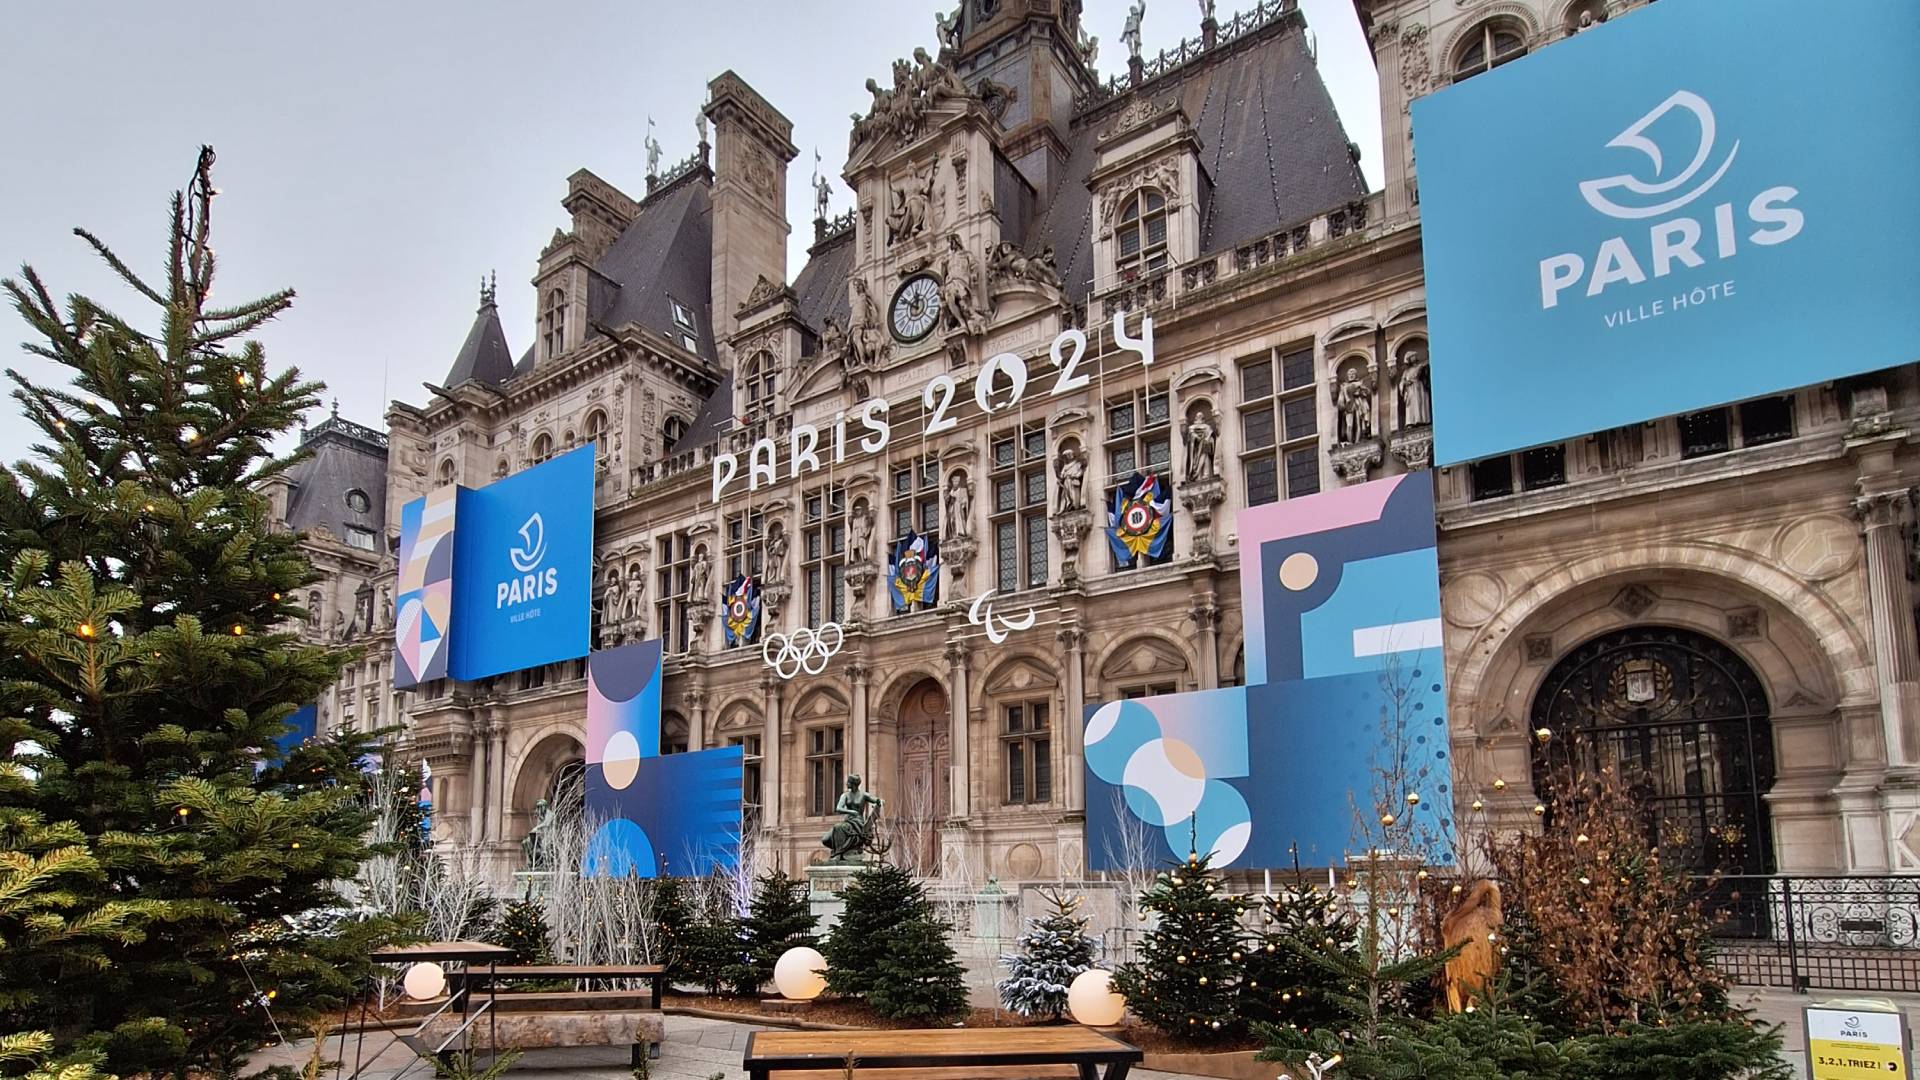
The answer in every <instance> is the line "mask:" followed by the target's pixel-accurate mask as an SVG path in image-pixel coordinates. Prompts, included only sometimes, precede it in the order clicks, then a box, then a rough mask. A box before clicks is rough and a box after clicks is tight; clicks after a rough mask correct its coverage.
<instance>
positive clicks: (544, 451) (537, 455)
mask: <svg viewBox="0 0 1920 1080" xmlns="http://www.w3.org/2000/svg"><path fill="white" fill-rule="evenodd" d="M552 456H553V436H551V435H549V434H547V433H546V432H544V431H543V432H541V433H540V434H538V435H535V436H534V437H533V463H534V464H535V465H538V464H540V463H541V462H543V461H545V460H547V459H548V458H550V457H552Z"/></svg>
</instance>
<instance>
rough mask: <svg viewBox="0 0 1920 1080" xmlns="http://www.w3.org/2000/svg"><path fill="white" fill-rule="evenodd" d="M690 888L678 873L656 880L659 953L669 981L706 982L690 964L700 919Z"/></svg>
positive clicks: (659, 959) (655, 894) (655, 919)
mask: <svg viewBox="0 0 1920 1080" xmlns="http://www.w3.org/2000/svg"><path fill="white" fill-rule="evenodd" d="M688 891H689V890H688V888H687V883H686V882H685V881H682V880H681V879H679V878H677V877H671V876H669V877H660V878H655V879H654V882H653V897H652V901H653V926H654V931H655V932H656V933H657V934H659V951H658V952H657V953H656V954H655V955H656V957H657V958H658V961H659V963H660V965H661V966H662V967H664V968H666V969H667V983H668V985H672V984H673V983H675V982H695V983H702V985H704V982H703V981H702V980H701V979H700V978H698V977H697V975H696V973H695V972H694V971H693V970H692V968H691V966H690V964H689V961H690V959H691V950H692V949H693V947H694V937H695V935H696V934H697V932H698V930H699V922H700V920H699V913H698V912H696V911H695V910H694V905H693V900H692V898H691V897H690V896H688Z"/></svg>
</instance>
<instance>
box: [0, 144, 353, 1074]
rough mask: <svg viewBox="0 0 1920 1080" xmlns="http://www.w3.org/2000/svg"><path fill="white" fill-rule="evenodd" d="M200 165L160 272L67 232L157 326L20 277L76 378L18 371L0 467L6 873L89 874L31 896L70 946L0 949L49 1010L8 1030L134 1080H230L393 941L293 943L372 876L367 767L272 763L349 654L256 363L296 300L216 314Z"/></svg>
mask: <svg viewBox="0 0 1920 1080" xmlns="http://www.w3.org/2000/svg"><path fill="white" fill-rule="evenodd" d="M212 167H213V152H212V151H211V150H210V149H205V148H203V149H202V151H201V153H200V157H199V161H198V163H197V164H196V167H195V169H194V172H193V174H192V177H191V180H190V183H189V186H188V189H187V190H186V191H184V192H182V193H179V194H176V195H175V196H174V199H173V203H172V208H171V213H170V215H169V229H168V244H167V246H168V251H167V259H166V262H165V263H164V265H163V274H162V276H161V277H159V278H157V279H145V278H142V277H140V276H138V275H136V273H135V272H134V271H133V269H132V268H131V267H129V266H128V265H127V263H125V262H124V261H123V260H121V259H120V258H119V257H118V256H117V255H115V254H114V253H113V252H112V251H111V250H110V249H109V248H108V247H107V246H106V245H105V244H103V243H101V242H100V241H98V240H96V239H95V238H94V237H92V236H91V235H89V234H87V233H85V232H81V233H80V234H79V235H80V236H81V237H82V238H83V239H84V240H85V241H86V242H87V243H89V244H90V245H92V246H93V248H94V249H95V250H96V251H97V252H98V253H99V254H100V256H101V257H102V258H103V259H104V260H105V261H106V263H107V265H108V266H109V267H110V268H112V269H113V270H114V271H115V272H116V273H117V274H118V275H119V276H120V278H121V279H122V280H123V281H125V282H126V283H127V284H128V285H129V286H130V287H131V288H132V289H133V291H134V292H135V293H137V294H138V296H139V297H141V298H144V300H145V301H147V302H149V303H151V304H152V305H153V306H154V307H155V308H157V309H158V310H157V312H156V313H155V314H154V316H153V317H152V319H151V320H129V319H123V318H121V317H120V316H118V315H116V314H114V313H113V312H112V311H110V310H109V309H108V308H106V307H105V306H103V305H102V304H100V303H98V302H96V301H94V300H91V299H89V298H86V297H82V296H72V297H69V298H68V299H67V300H66V301H65V302H64V303H62V302H60V301H57V300H56V299H55V295H56V294H55V293H54V292H53V291H52V290H51V289H50V288H49V287H48V286H47V285H46V284H45V283H44V282H43V281H42V280H41V278H40V277H39V276H38V275H37V274H35V273H34V272H33V271H32V270H31V269H26V270H24V271H23V272H22V274H21V276H20V278H19V279H16V280H8V281H6V282H5V283H4V288H5V290H6V293H7V295H8V296H9V297H10V299H11V301H12V304H13V307H14V309H15V310H16V311H17V312H18V313H19V315H20V317H21V318H22V319H23V320H24V321H25V322H26V323H27V325H28V326H29V327H30V328H31V329H32V331H33V332H34V334H35V336H36V340H33V341H31V342H29V343H28V344H27V346H26V348H27V350H28V351H29V352H31V353H34V354H36V355H38V356H39V357H41V358H42V359H43V360H45V361H47V362H48V363H50V364H52V365H54V366H57V367H59V368H63V369H64V370H65V376H66V378H67V383H66V385H64V386H54V385H47V384H42V383H39V382H36V381H34V380H32V379H29V378H28V377H26V376H24V375H22V374H19V373H17V372H9V373H8V374H9V376H10V378H11V379H12V382H13V385H14V390H13V397H14V399H15V400H16V401H17V402H18V403H19V405H20V407H21V410H22V412H23V413H24V415H25V421H26V422H27V423H29V424H31V425H33V427H34V428H36V429H38V435H39V442H38V443H37V444H36V445H35V446H34V447H33V451H32V453H33V458H32V459H30V460H27V461H23V462H20V463H19V464H17V465H15V466H13V467H11V468H6V467H3V466H0V573H4V575H5V577H4V580H0V749H4V751H5V754H6V759H5V768H6V771H7V772H8V774H9V775H10V776H12V777H13V778H14V779H15V781H19V780H22V779H25V780H26V782H24V783H21V782H13V783H8V784H6V785H4V786H0V860H3V861H5V862H6V863H7V864H9V865H13V866H19V865H20V860H21V859H23V858H25V859H28V860H37V859H43V858H45V857H47V856H49V855H51V854H52V853H53V852H52V850H51V849H46V848H45V844H46V841H47V838H48V836H50V835H53V834H54V833H58V834H60V835H62V836H64V839H61V840H60V841H59V848H60V850H61V851H63V852H66V853H69V854H70V855H71V856H72V858H73V859H74V860H78V861H74V862H70V863H69V864H68V865H67V866H66V868H65V869H64V870H62V871H61V872H60V873H59V874H58V875H57V877H56V876H52V875H51V873H49V876H46V877H44V878H42V879H41V880H40V881H39V882H37V883H35V884H33V885H32V886H31V887H32V888H34V889H36V890H40V891H41V892H42V898H43V900H47V901H48V902H49V903H52V904H53V905H54V906H53V907H51V908H49V910H50V911H53V912H54V913H56V914H59V915H60V916H61V917H62V918H65V919H67V920H68V925H67V926H66V928H65V930H66V933H64V934H63V935H43V934H41V933H38V932H28V933H25V934H15V933H7V934H6V946H7V947H6V948H5V949H4V950H0V985H5V986H8V987H19V986H33V987H35V994H34V995H33V996H31V997H28V998H26V999H20V998H15V999H13V1000H12V1001H11V1002H10V1007H9V1008H8V1009H7V1012H6V1015H5V1017H4V1020H5V1022H6V1023H7V1024H8V1026H9V1027H11V1028H13V1029H15V1030H20V1029H29V1030H34V1029H37V1030H42V1031H46V1032H49V1033H51V1034H52V1036H53V1037H54V1040H55V1046H56V1052H57V1053H61V1054H65V1053H69V1052H72V1051H75V1050H78V1051H83V1052H84V1051H87V1050H89V1049H94V1050H99V1051H102V1052H104V1054H105V1058H104V1064H105V1066H106V1067H107V1068H108V1069H110V1070H111V1071H113V1072H115V1073H119V1074H122V1075H125V1074H130V1073H137V1072H146V1073H153V1074H173V1075H186V1074H187V1073H188V1072H189V1071H196V1072H209V1073H216V1074H220V1075H226V1074H229V1073H231V1072H232V1071H233V1070H235V1069H237V1068H238V1067H239V1065H240V1062H241V1059H242V1057H243V1055H244V1054H245V1053H246V1052H248V1051H249V1050H251V1049H252V1048H254V1047H255V1046H257V1045H259V1044H260V1043H261V1042H263V1041H264V1040H265V1039H266V1038H268V1037H269V1036H270V1034H271V1032H272V1030H273V1028H272V1022H273V1016H272V1015H271V1014H273V1013H279V1014H281V1015H283V1016H284V1015H295V1016H297V1015H300V1014H302V1013H306V1012H310V1011H314V1010H320V1009H331V1008H333V1007H335V1006H336V1005H337V1004H338V1002H339V1000H340V999H341V996H342V995H343V994H345V993H346V992H348V991H349V990H350V989H351V987H352V985H353V983H354V980H355V979H356V978H357V977H358V976H360V975H362V974H364V973H365V972H366V970H367V968H366V964H365V957H366V951H367V949H368V947H369V946H370V945H371V944H374V943H376V942H377V941H378V940H379V939H380V938H381V937H383V936H384V934H385V933H386V932H387V931H388V930H390V929H391V928H387V927H383V926H382V925H379V924H375V923H369V922H364V921H362V922H355V921H352V920H348V921H346V922H344V923H342V922H337V921H336V922H334V923H333V924H332V925H331V926H330V927H329V929H328V930H327V932H325V933H314V932H310V931H308V930H306V929H303V926H304V925H306V924H307V923H310V922H311V921H312V918H311V916H312V915H313V914H314V913H316V912H321V911H325V910H327V909H330V908H334V907H336V906H337V905H339V903H340V894H339V892H338V891H337V890H336V888H335V883H336V882H340V881H344V880H348V879H351V878H352V877H353V876H354V874H355V872H356V871H357V869H358V867H359V865H360V863H361V862H362V861H363V860H364V859H365V858H366V857H367V855H368V854H369V852H368V849H367V846H366V844H365V843H364V842H363V840H362V838H363V837H364V836H365V835H366V833H367V830H368V827H369V825H370V823H371V821H372V816H373V815H372V812H371V810H370V809H369V807H368V805H367V801H366V799H365V797H364V792H363V773H362V771H361V769H362V763H363V759H364V757H365V755H366V753H367V752H368V751H369V749H370V745H369V742H368V740H367V739H366V738H365V737H363V736H343V737H329V738H321V739H316V740H309V741H308V742H307V743H306V744H304V745H302V746H300V747H298V748H296V749H295V750H293V751H292V752H291V753H289V754H288V755H287V756H286V758H285V760H284V761H279V762H277V763H275V762H274V761H273V760H272V759H273V758H274V757H275V756H276V755H277V753H278V752H277V751H276V749H275V746H274V743H275V740H276V739H277V738H278V737H279V736H281V735H282V734H283V733H284V732H285V731H286V730H287V718H288V717H289V716H290V715H291V714H292V713H293V712H294V711H295V710H296V709H298V708H299V707H300V706H302V705H304V704H306V703H309V702H312V701H314V700H316V699H317V698H318V697H319V695H320V694H321V692H322V691H323V690H325V689H326V688H327V687H328V686H329V685H331V684H332V683H333V682H334V681H335V679H336V678H337V676H338V675H339V672H340V670H341V668H342V666H343V665H344V664H345V663H346V662H347V661H348V660H349V659H350V655H349V654H347V653H346V652H344V651H336V650H333V649H329V648H325V647H319V646H309V645H306V644H305V643H303V642H302V640H301V638H300V637H299V635H297V634H295V633H291V632H288V631H287V630H286V628H287V627H289V626H292V625H297V624H298V623H300V622H301V620H302V617H303V616H304V615H305V612H303V611H302V610H301V608H300V607H299V606H298V604H297V602H296V599H295V598H296V597H298V596H299V595H300V593H301V591H302V589H303V588H304V587H305V586H306V585H307V584H309V583H310V582H313V581H315V580H317V575H316V574H315V572H314V569H313V567H312V566H311V564H310V563H309V562H308V560H307V558H306V556H305V555H304V554H303V553H302V551H301V549H300V547H299V538H298V537H297V536H294V535H292V534H288V533H285V532H278V531H276V530H275V529H274V527H273V525H272V523H271V517H270V506H269V503H268V500H267V498H266V497H265V496H264V495H262V494H261V493H260V490H259V486H260V485H261V484H262V483H263V482H264V481H266V480H268V479H270V478H273V477H276V476H278V475H280V474H281V473H283V472H284V471H285V470H286V468H287V466H288V465H289V464H290V462H289V461H288V460H286V459H282V458H275V457H274V456H273V455H272V452H271V447H272V445H273V444H274V442H275V440H277V439H280V438H281V437H283V436H284V435H286V434H287V433H288V432H289V431H291V430H293V429H294V428H295V427H296V426H298V424H299V423H300V419H301V416H302V414H303V412H304V411H305V410H307V409H309V408H311V407H313V406H315V405H317V404H318V400H319V399H318V396H317V395H318V391H319V389H320V387H319V386H318V384H315V383H311V382H307V381H304V380H303V379H302V378H301V377H300V374H299V372H298V371H295V370H293V369H285V370H278V371H276V370H273V369H271V368H269V366H268V363H267V360H266V356H265V353H264V352H263V351H262V349H261V347H260V345H259V344H258V343H257V342H253V341H248V340H245V338H246V335H248V334H250V333H252V332H254V331H256V330H258V329H259V328H260V327H261V326H263V325H264V324H265V323H267V322H268V321H269V320H271V319H273V318H274V317H275V316H277V315H279V314H280V313H282V312H283V311H285V310H286V309H287V307H288V305H289V304H291V303H292V300H293V294H292V293H291V292H278V293H274V294H272V295H270V296H267V297H265V298H262V299H259V300H254V301H250V302H243V303H236V304H232V305H229V306H222V305H216V304H214V303H213V302H212V299H211V297H212V294H213V279H214V268H215V261H214V253H213V247H212V245H211V243H210V236H211V214H212V208H213V202H214V196H215V194H216V192H215V190H214V188H213V182H212ZM137 321H144V322H145V323H146V325H145V326H142V327H140V328H136V322H137ZM263 764H265V765H267V767H266V768H264V769H262V768H261V766H262V765H263ZM49 830H51V831H52V832H49ZM63 857H64V856H63ZM86 860H91V863H90V864H89V863H88V862H86ZM50 870H51V868H50ZM48 891H54V892H57V893H58V894H59V895H58V897H57V898H53V899H49V898H48V897H47V892H48ZM49 939H51V940H49Z"/></svg>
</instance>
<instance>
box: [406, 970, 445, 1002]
mask: <svg viewBox="0 0 1920 1080" xmlns="http://www.w3.org/2000/svg"><path fill="white" fill-rule="evenodd" d="M400 985H401V987H402V988H404V989H405V990H406V992H407V996H408V997H410V998H412V999H413V1000H415V1001H425V1000H427V999H428V998H435V997H439V996H440V992H441V991H443V990H445V989H446V988H447V973H446V971H445V970H444V969H442V968H441V967H440V965H439V964H434V963H427V962H421V963H418V964H415V965H413V966H412V967H410V968H408V969H407V973H406V974H405V975H403V976H401V978H400Z"/></svg>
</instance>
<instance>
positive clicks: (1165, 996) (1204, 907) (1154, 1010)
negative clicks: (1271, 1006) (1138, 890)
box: [1113, 853, 1252, 1041]
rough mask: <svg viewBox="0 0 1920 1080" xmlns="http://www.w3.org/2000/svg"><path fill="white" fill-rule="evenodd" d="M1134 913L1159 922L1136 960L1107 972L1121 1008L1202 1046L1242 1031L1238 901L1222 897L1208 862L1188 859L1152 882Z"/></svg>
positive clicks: (1242, 940)
mask: <svg viewBox="0 0 1920 1080" xmlns="http://www.w3.org/2000/svg"><path fill="white" fill-rule="evenodd" d="M1140 907H1141V909H1142V910H1144V911H1149V912H1153V913H1155V914H1157V915H1158V916H1159V923H1158V924H1157V925H1156V926H1155V927H1154V928H1153V929H1152V930H1150V931H1148V932H1147V934H1146V937H1145V939H1144V940H1143V941H1142V942H1141V945H1140V955H1139V958H1138V959H1136V960H1134V961H1132V962H1130V963H1126V964H1122V965H1121V966H1120V969H1119V970H1118V971H1116V972H1114V976H1113V985H1114V989H1116V990H1118V991H1119V992H1120V993H1121V994H1122V995H1123V996H1124V997H1125V998H1126V999H1127V1007H1128V1008H1129V1009H1131V1010H1133V1012H1134V1013H1135V1014H1136V1015H1138V1016H1139V1017H1140V1018H1141V1019H1143V1020H1145V1021H1146V1022H1147V1023H1149V1024H1152V1025H1153V1026H1154V1027H1157V1028H1159V1029H1160V1030H1161V1031H1164V1032H1166V1033H1168V1034H1169V1035H1173V1036H1175V1037H1176V1038H1184V1039H1192V1040H1195V1041H1205V1040H1209V1039H1219V1038H1226V1037H1229V1036H1232V1035H1235V1034H1238V1033H1239V1032H1240V1031H1242V1030H1243V1027H1244V1024H1245V1017H1244V1016H1243V1015H1242V1014H1241V1011H1240V985H1241V981H1242V979H1243V978H1244V977H1245V971H1246V963H1245V961H1246V956H1245V950H1247V949H1249V948H1251V947H1252V943H1251V942H1250V941H1248V940H1247V935H1246V932H1245V931H1244V930H1243V929H1242V928H1241V926H1240V916H1241V914H1242V913H1243V912H1244V911H1245V900H1244V899H1243V898H1242V897H1239V896H1235V895H1233V894H1231V893H1229V892H1227V890H1226V888H1225V886H1224V883H1223V881H1222V880H1221V877H1220V875H1219V874H1218V873H1216V872H1215V871H1214V869H1213V866H1212V854H1211V853H1208V854H1206V855H1201V854H1198V853H1190V854H1188V856H1187V863H1186V865H1185V866H1176V867H1174V868H1173V869H1172V870H1169V871H1167V872H1165V873H1163V874H1161V875H1160V876H1159V877H1158V878H1156V879H1155V881H1154V884H1153V887H1152V888H1151V889H1149V890H1148V891H1147V892H1146V894H1145V895H1143V896H1142V897H1141V898H1140Z"/></svg>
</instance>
